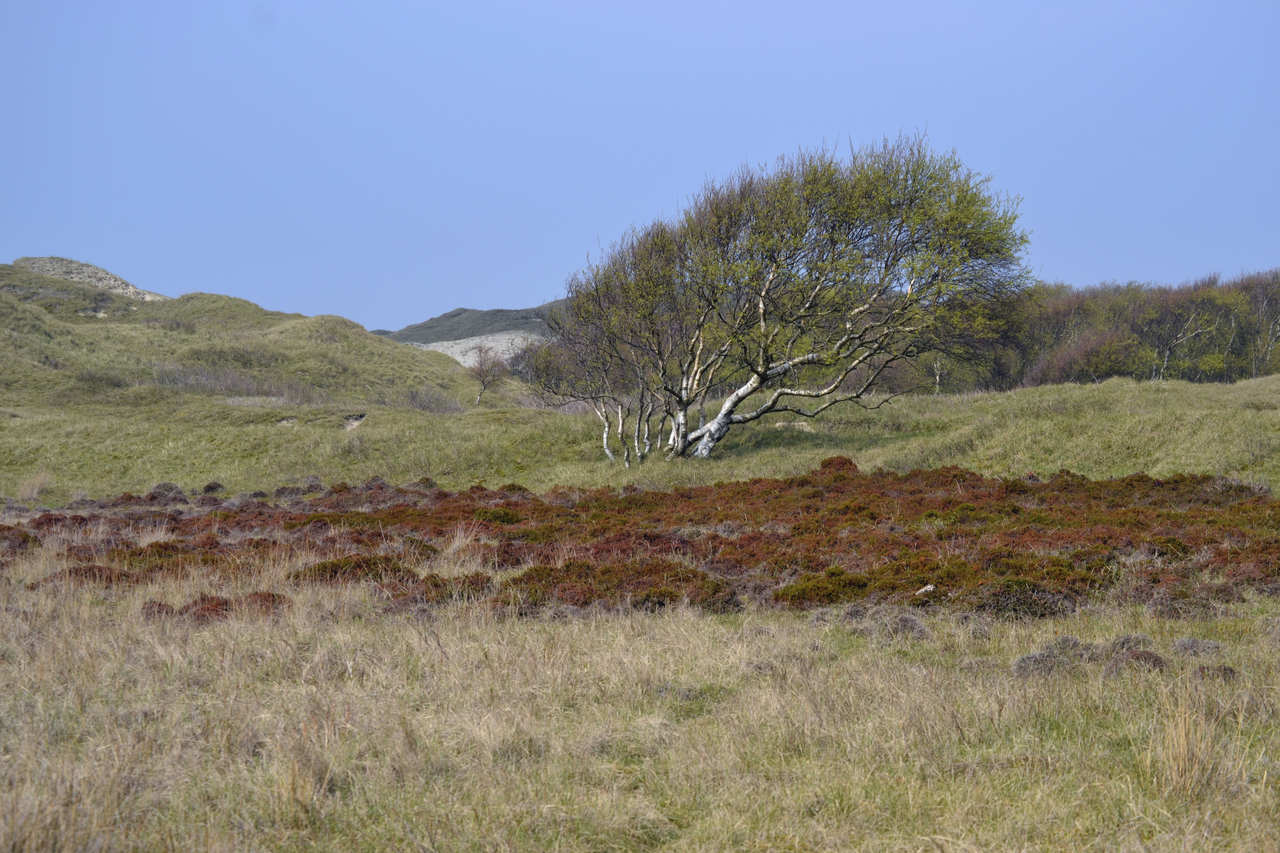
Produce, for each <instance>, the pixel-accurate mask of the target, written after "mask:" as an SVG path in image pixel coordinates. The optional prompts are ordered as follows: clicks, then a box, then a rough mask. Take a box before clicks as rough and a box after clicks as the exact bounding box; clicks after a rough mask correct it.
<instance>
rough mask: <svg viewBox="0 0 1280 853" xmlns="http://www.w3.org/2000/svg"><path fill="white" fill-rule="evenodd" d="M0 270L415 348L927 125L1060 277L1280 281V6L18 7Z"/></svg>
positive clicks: (3, 137) (95, 2)
mask: <svg viewBox="0 0 1280 853" xmlns="http://www.w3.org/2000/svg"><path fill="white" fill-rule="evenodd" d="M0 30H2V31H3V32H5V33H6V36H7V37H6V39H5V42H6V47H5V50H4V52H3V53H2V54H0V95H2V96H3V99H2V100H3V104H4V114H5V117H6V125H7V126H6V128H5V129H4V130H3V131H0V170H3V172H2V173H0V174H2V177H3V186H4V204H3V205H0V261H9V260H12V259H13V258H16V257H18V256H21V255H62V256H65V257H71V258H76V259H78V260H84V261H89V262H91V263H96V264H99V265H100V266H103V267H106V268H107V269H109V270H111V271H112V272H115V273H117V274H119V275H121V276H123V277H125V278H127V279H129V280H130V281H132V282H133V283H134V284H137V285H138V286H140V287H144V288H148V289H151V290H158V291H160V292H162V293H168V294H172V295H176V294H180V293H186V292H191V291H197V290H199V291H208V292H215V293H227V294H232V295H235V296H241V297H244V298H246V299H251V300H253V301H254V302H257V303H259V304H261V305H264V306H265V307H268V308H273V309H278V310H287V311H298V312H302V313H307V314H320V313H332V314H341V315H343V316H347V317H350V318H351V319H354V320H356V321H358V322H360V323H362V324H364V325H366V326H367V327H369V328H379V327H381V328H393V329H394V328H400V327H402V326H404V325H407V324H409V323H413V322H417V321H420V320H423V319H426V318H427V317H429V316H433V315H435V314H439V313H442V312H444V311H447V310H449V309H451V308H454V307H458V306H467V307H474V308H495V307H509V308H514V307H524V306H528V305H533V304H537V303H540V302H544V301H546V300H549V299H553V298H556V297H558V296H560V295H561V293H562V291H563V287H564V281H565V279H566V277H567V276H568V275H569V274H570V273H572V272H573V271H574V270H575V269H577V268H578V267H580V266H581V265H582V264H583V262H584V261H585V260H586V259H587V257H588V256H589V255H598V254H599V253H600V252H601V251H602V250H604V249H607V247H608V246H609V244H610V243H612V242H613V241H614V240H615V239H616V238H617V237H618V236H619V235H620V234H622V232H623V231H624V230H626V229H627V228H628V227H630V226H633V225H641V224H644V223H646V222H648V221H650V220H652V219H655V218H657V217H665V216H672V215H674V214H676V213H678V212H679V211H680V210H681V209H682V208H683V206H684V204H685V203H686V202H687V201H688V199H689V197H690V196H691V195H692V194H693V193H694V192H695V191H696V190H697V189H698V188H699V187H700V186H701V185H702V184H703V183H704V182H705V181H706V180H708V179H716V178H720V177H723V176H725V175H727V174H729V173H730V172H732V171H733V170H734V169H735V168H737V167H738V166H740V165H741V164H743V163H748V164H752V165H760V164H766V163H769V162H772V161H773V160H774V159H775V158H776V157H778V156H779V155H782V154H788V153H793V152H795V151H797V150H799V149H801V148H815V147H818V146H822V145H827V146H846V147H847V146H848V145H849V144H850V143H852V144H853V145H855V146H858V147H860V146H863V145H866V144H869V143H874V142H877V141H878V140H880V139H881V138H883V137H885V136H889V137H894V136H897V135H898V134H899V133H915V132H924V133H926V134H927V136H928V138H929V141H930V144H931V145H932V146H933V147H934V148H935V149H939V150H951V149H954V150H955V151H956V153H957V154H958V155H959V157H960V158H961V159H962V160H963V161H964V162H965V163H966V164H968V165H969V166H970V167H972V168H974V169H976V170H978V171H981V172H983V173H986V174H988V175H990V176H991V178H992V185H993V186H994V187H995V188H996V189H998V190H1000V191H1002V192H1006V193H1009V194H1014V195H1019V196H1021V197H1022V199H1023V202H1022V206H1021V211H1022V218H1021V223H1022V225H1023V227H1024V228H1026V229H1027V230H1029V231H1030V233H1031V243H1030V248H1029V251H1028V254H1027V260H1028V262H1029V264H1030V266H1031V269H1032V270H1033V272H1034V273H1035V274H1036V275H1038V276H1040V277H1042V278H1045V279H1049V280H1055V281H1066V282H1069V283H1072V284H1076V285H1089V284H1096V283H1098V282H1101V281H1129V280H1138V281H1153V282H1162V283H1177V282H1181V281H1187V280H1190V279H1194V278H1198V277H1200V276H1202V275H1205V274H1208V273H1213V272H1218V273H1222V274H1224V275H1228V276H1229V275H1234V274H1237V273H1240V272H1245V271H1253V270H1258V269H1269V268H1272V267H1275V266H1280V162H1278V159H1277V153H1276V152H1277V151H1278V150H1280V143H1278V141H1277V138H1278V137H1280V133H1278V131H1280V50H1278V49H1277V44H1278V43H1280V3H1278V2H1276V0H1264V1H1263V2H1231V0H1224V2H1218V3H1213V4H1210V3H1206V2H1196V3H1181V2H1159V3H1146V2H1135V3H1115V2H1105V3H1101V2H1099V3H1095V2H1087V1H1086V2H1072V3H1063V4H1052V3H1050V4H1040V3H1030V2H1026V3H1024V2H1016V3H1015V2H1009V3H1003V2H1001V3H928V2H926V3H916V4H904V3H885V2H881V3H858V2H832V3H820V2H805V1H804V0H799V1H798V2H789V3H786V4H778V3H756V2H733V3H728V2H725V3H720V2H706V3H702V2H696V0H686V2H665V0H654V2H647V3H643V4H632V3H608V2H604V3H602V2H591V3H585V2H584V3H576V2H574V3H570V2H539V3H488V2H471V3H463V2H457V3H448V4H443V3H440V4H437V3H390V2H365V3H360V4H355V3H347V4H338V3H327V2H321V1H320V0H308V2H294V0H278V1H277V0H250V2H234V0H231V1H230V2H220V3H190V4H187V3H181V2H174V0H165V2H127V3H126V2H112V0H79V2H65V0H7V2H4V3H3V4H0Z"/></svg>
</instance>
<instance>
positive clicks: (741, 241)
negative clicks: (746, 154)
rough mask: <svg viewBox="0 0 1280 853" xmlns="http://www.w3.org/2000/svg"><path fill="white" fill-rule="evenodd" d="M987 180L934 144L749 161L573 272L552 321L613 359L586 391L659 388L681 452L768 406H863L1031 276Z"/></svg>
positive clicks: (812, 409) (901, 143)
mask: <svg viewBox="0 0 1280 853" xmlns="http://www.w3.org/2000/svg"><path fill="white" fill-rule="evenodd" d="M986 183H987V180H986V179H985V178H983V177H981V176H978V175H975V174H974V173H972V172H970V171H969V170H967V169H965V168H964V167H963V166H962V165H961V164H960V163H959V161H958V160H957V159H956V158H955V157H954V156H939V155H935V154H933V153H931V152H929V151H928V149H927V148H926V146H925V145H924V143H923V141H922V140H921V139H919V138H911V139H899V140H898V141H896V142H886V143H884V144H883V145H881V146H879V147H876V148H871V149H866V150H863V151H858V152H853V153H852V155H851V156H850V157H849V159H848V160H841V159H838V158H836V157H834V156H832V155H831V154H830V153H828V152H825V151H822V152H818V153H813V154H800V155H798V156H797V157H794V158H790V159H784V160H782V161H780V162H779V164H778V166H777V167H776V168H775V169H773V170H772V171H756V170H751V169H745V168H744V169H742V170H740V171H739V172H738V173H737V174H736V175H734V176H733V177H732V178H730V179H729V180H728V181H725V182H723V183H721V184H710V185H708V186H707V187H706V188H704V190H703V191H702V192H701V193H700V194H699V195H698V196H697V197H696V198H695V199H694V202H693V204H692V205H691V206H690V207H689V209H688V210H687V211H686V212H685V213H684V215H683V216H682V217H681V218H680V219H679V220H677V221H675V222H671V223H667V222H657V223H654V224H653V225H651V226H649V227H648V228H646V229H644V230H642V231H638V232H634V233H632V234H629V235H627V236H626V237H625V238H624V239H623V240H622V241H621V242H620V243H619V244H617V245H616V246H615V247H614V248H613V249H612V250H611V252H610V253H609V254H608V255H607V256H606V257H605V259H604V260H603V261H601V262H600V263H597V264H594V265H592V266H589V267H588V268H586V269H585V270H583V271H582V272H580V273H578V274H577V275H576V276H574V277H573V278H572V279H571V280H570V283H569V288H568V297H567V303H566V309H565V312H564V314H563V315H562V318H561V320H560V322H559V324H558V325H555V326H554V329H553V331H554V332H555V334H556V336H557V337H558V338H559V339H560V341H562V342H563V343H562V346H567V347H570V348H573V347H577V346H581V345H582V342H584V341H590V342H592V346H593V347H594V348H595V350H596V351H597V352H598V353H599V358H598V363H597V365H596V368H594V369H595V370H597V374H596V375H594V376H593V377H592V378H590V379H588V378H587V376H586V375H579V379H580V380H581V385H580V387H581V388H584V389H586V388H598V387H600V386H601V385H602V383H603V384H608V385H609V387H610V388H611V389H612V390H611V394H613V395H614V396H615V398H617V397H618V396H619V395H623V394H625V395H627V396H628V397H630V398H633V399H645V398H647V399H649V400H651V401H652V402H651V403H650V407H651V413H652V412H658V413H660V414H661V416H662V418H663V420H664V421H665V422H666V423H669V425H670V433H669V435H668V436H667V448H668V452H669V454H670V455H672V456H686V455H692V456H698V457H705V456H709V455H710V454H711V452H712V451H713V450H714V448H715V447H716V445H717V444H718V443H719V442H720V441H721V440H723V438H724V437H725V435H726V434H728V432H729V430H730V429H731V428H732V427H734V426H736V425H739V424H746V423H750V422H752V421H755V420H758V419H760V418H761V417H764V416H765V415H768V414H770V413H774V412H788V413H791V414H793V415H800V416H803V417H813V416H815V415H817V414H818V413H819V412H822V411H824V410H825V409H827V408H829V407H831V406H833V405H836V404H838V403H842V402H851V401H865V400H866V399H867V398H868V396H869V395H870V394H871V392H872V391H873V390H875V389H877V387H878V386H879V382H880V380H881V377H882V376H883V375H884V374H885V371H886V370H888V369H889V368H890V367H891V366H892V365H894V364H895V363H896V362H898V361H900V360H903V359H909V358H911V357H912V356H914V355H915V354H916V353H917V352H919V351H920V350H921V349H922V348H923V347H924V346H925V345H926V344H928V345H934V346H936V345H937V343H938V340H937V338H936V335H935V334H934V333H935V332H936V330H937V329H939V328H942V327H943V325H944V324H941V323H940V319H941V318H943V317H944V316H946V315H953V314H954V310H953V309H952V308H951V307H950V306H954V305H955V304H957V303H961V302H969V303H976V302H982V301H989V300H993V299H996V298H998V297H1000V296H1002V295H1004V294H1007V293H1008V292H1010V291H1013V290H1016V289H1018V288H1020V287H1021V286H1022V284H1023V283H1024V273H1023V269H1022V266H1021V264H1020V260H1019V254H1020V252H1021V249H1022V246H1023V245H1024V243H1025V237H1024V235H1023V234H1022V233H1021V232H1019V231H1017V230H1016V228H1015V221H1016V213H1015V207H1016V205H1015V203H1014V202H1013V201H1010V200H1005V199H999V198H996V197H994V196H992V195H991V194H990V193H989V192H988V191H987V189H986ZM584 367H585V365H584ZM587 372H588V373H590V372H591V370H588V371H587ZM606 376H608V377H611V378H610V379H609V380H608V382H607V383H606V382H605V381H604V380H605V377H606ZM713 391H714V392H716V394H717V396H719V399H718V400H715V401H712V400H711V398H712V395H713ZM708 402H714V403H715V405H713V408H714V410H715V413H714V415H712V416H711V417H710V418H709V419H707V420H705V422H700V423H699V424H698V425H697V426H693V425H692V424H691V423H690V417H689V413H690V410H691V409H693V408H694V407H698V408H699V409H701V408H702V407H703V406H705V405H706V404H707V403H708ZM864 404H865V402H864ZM637 428H639V424H638V423H637Z"/></svg>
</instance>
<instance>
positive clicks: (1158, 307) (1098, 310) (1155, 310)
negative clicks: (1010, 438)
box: [892, 269, 1280, 391]
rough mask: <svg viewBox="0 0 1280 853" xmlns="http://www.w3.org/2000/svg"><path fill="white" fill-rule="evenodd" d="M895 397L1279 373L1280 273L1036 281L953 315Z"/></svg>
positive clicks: (897, 382)
mask: <svg viewBox="0 0 1280 853" xmlns="http://www.w3.org/2000/svg"><path fill="white" fill-rule="evenodd" d="M950 311H951V313H950V315H949V317H948V320H947V322H946V323H944V324H943V329H942V330H941V331H940V332H939V333H938V334H937V335H936V339H935V343H934V344H933V345H931V346H929V347H928V348H927V351H926V352H924V353H923V355H922V356H921V357H920V358H918V359H916V360H915V362H914V366H913V370H912V371H902V372H900V373H899V375H897V376H895V377H894V379H893V382H892V385H893V386H896V390H908V388H911V387H919V386H920V385H921V383H926V384H927V385H929V386H932V387H933V388H935V389H937V390H940V391H963V390H972V389H992V390H1002V389H1008V388H1014V387H1018V386H1025V385H1047V384H1052V383H1059V382H1100V381H1102V380H1103V379H1107V378H1109V377H1112V376H1127V377H1132V378H1134V379H1144V380H1149V379H1183V380H1187V381H1191V382H1233V381H1236V380H1238V379H1248V378H1251V377H1257V376H1266V375H1269V374H1272V373H1276V372H1280V347H1278V346H1277V344H1280V269H1274V270H1270V271H1268V272H1262V273H1254V274H1251V275H1245V276H1241V277H1239V278H1234V279H1231V280H1229V281H1225V282H1224V281H1220V280H1219V278H1218V277H1217V276H1210V277H1208V278H1205V279H1202V280H1200V281H1196V282H1194V283H1191V284H1186V285H1181V286H1177V287H1155V286H1151V285H1142V284H1106V285H1100V286H1097V287H1089V288H1083V289H1077V288H1072V287H1070V286H1068V285H1065V284H1048V283H1044V282H1040V283H1037V284H1035V285H1032V286H1031V287H1029V288H1027V289H1025V290H1022V291H1019V292H1018V293H1016V294H1014V295H1012V296H1010V297H1009V298H1008V299H1006V300H1005V301H1004V302H1003V303H1001V304H1000V305H999V306H998V307H997V308H995V309H994V310H990V311H986V310H984V311H983V312H982V313H981V314H980V315H978V314H975V313H973V312H972V311H967V310H966V309H965V308H964V307H963V306H958V307H955V308H952V309H950Z"/></svg>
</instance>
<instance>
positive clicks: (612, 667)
mask: <svg viewBox="0 0 1280 853" xmlns="http://www.w3.org/2000/svg"><path fill="white" fill-rule="evenodd" d="M303 559H305V555H300V556H299V557H298V560H303ZM440 559H445V558H440ZM59 565H60V563H59V558H58V557H57V555H56V552H54V551H53V550H51V549H48V550H44V551H41V552H37V553H34V554H29V555H27V556H25V557H23V558H20V559H19V560H18V561H16V562H15V563H14V565H13V566H12V567H11V568H10V569H9V571H8V574H7V577H8V580H9V582H8V583H4V584H2V585H0V684H5V685H8V689H5V690H3V691H0V754H2V755H3V756H4V761H3V762H0V785H2V786H3V789H4V791H5V797H4V798H3V800H2V801H0V847H3V848H4V849H82V848H90V847H93V848H97V849H140V850H142V849H158V848H172V847H197V848H200V849H225V850H232V849H261V848H277V849H302V848H307V849H314V848H317V847H319V848H325V849H374V848H377V849H510V850H523V849H552V848H554V849H563V850H601V849H616V850H643V849H653V848H658V847H663V848H670V849H726V850H727V849H734V850H739V849H760V850H764V849H768V850H778V849H792V850H812V849H833V848H838V849H876V850H881V849H887V848H888V849H937V848H941V849H1082V848H1095V849H1116V848H1127V849H1138V848H1147V849H1240V850H1262V849H1275V848H1276V846H1277V845H1280V824H1277V823H1276V821H1275V820H1274V815H1275V814H1276V813H1277V808H1280V786H1278V785H1277V780H1276V770H1277V766H1276V763H1275V758H1274V756H1275V755H1276V754H1277V749H1280V726H1277V723H1278V722H1280V720H1277V709H1276V696H1275V691H1276V684H1277V676H1278V675H1280V670H1277V665H1276V661H1277V657H1276V645H1275V640H1274V638H1273V636H1272V634H1271V627H1270V626H1271V624H1272V623H1271V622H1269V621H1268V620H1269V619H1270V618H1271V617H1273V616H1274V615H1275V614H1276V613H1277V612H1278V611H1277V607H1276V604H1275V602H1274V601H1270V600H1260V601H1254V602H1252V603H1247V604H1243V605H1239V606H1238V608H1237V611H1236V612H1235V614H1234V615H1232V616H1230V617H1227V618H1224V619H1220V620H1218V621H1214V622H1195V623H1185V622H1176V621H1168V620H1162V619H1156V618H1154V617H1151V616H1149V615H1147V614H1146V613H1145V612H1143V611H1140V610H1112V609H1107V610H1087V611H1085V612H1083V613H1081V614H1079V615H1077V616H1074V617H1071V618H1067V619H1060V620H1052V621H1048V620H1046V621H1041V622H1033V623H1016V622H1015V623H981V624H975V623H973V622H972V621H965V620H962V619H960V618H957V617H953V616H934V617H929V618H926V619H925V626H926V628H927V630H928V634H927V636H924V637H918V638H906V637H901V636H899V637H896V638H895V637H892V636H889V635H886V634H880V633H876V632H870V633H868V632H866V631H865V630H862V629H861V627H860V626H859V625H857V624H853V623H845V622H842V621H840V620H839V619H836V620H833V621H827V622H814V621H811V620H809V619H807V618H805V617H803V616H799V615H794V614H789V613H777V612H767V611H747V612H746V613H743V614H738V615H735V616H731V617H714V616H707V615H702V614H698V613H695V612H692V611H687V610H683V609H679V608H676V609H673V610H670V611H667V612H664V613H659V614H648V615H646V614H638V613H626V614H604V613H602V614H598V615H596V616H591V617H583V618H574V619H568V620H563V619H561V620H553V619H503V618H499V617H498V616H497V615H496V614H495V613H494V612H492V611H489V610H485V609H481V608H479V607H477V606H475V605H465V604H462V605H456V606H453V607H450V608H446V609H444V610H442V611H439V612H437V613H436V614H434V615H433V616H427V617H425V618H423V617H415V616H409V615H395V614H384V613H383V612H382V609H381V608H382V604H383V602H382V601H381V600H380V599H379V598H378V597H377V595H376V594H375V592H374V590H373V588H372V587H369V588H364V587H352V588H341V587H339V588H322V587H312V586H304V587H297V586H293V585H291V584H290V583H289V582H288V581H287V580H286V577H287V574H288V572H289V571H291V570H292V569H293V568H296V567H297V565H298V563H297V562H294V561H292V560H290V561H282V562H281V563H279V564H275V565H262V566H257V567H256V570H255V571H253V572H246V573H244V574H243V575H239V576H237V577H238V579H237V580H234V581H231V582H228V585H227V586H225V587H223V588H220V589H217V590H214V591H217V592H219V593H221V594H233V593H234V594H239V593H244V592H248V591H251V590H254V589H264V588H265V589H271V590H275V591H279V592H285V593H288V594H289V595H291V596H292V597H293V599H294V605H293V607H292V608H291V609H290V610H288V611H287V612H286V613H284V614H283V615H281V616H278V617H276V618H274V619H272V618H269V617H250V616H243V615H242V616H237V617H233V618H232V619H231V620H230V621H227V622H220V623H214V624H209V625H205V626H195V625H192V624H189V623H187V622H184V621H182V620H180V619H164V620H159V621H146V620H144V619H143V618H142V617H141V613H142V605H143V603H144V602H145V601H146V600H148V599H158V600H162V601H166V602H169V603H171V604H179V603H182V602H184V601H186V600H189V599H191V598H193V597H194V596H196V595H198V594H201V593H204V592H209V591H211V588H210V586H209V581H207V580H202V579H200V578H191V579H187V580H182V581H173V580H171V581H167V582H164V583H160V584H156V585H152V586H147V587H143V588H130V589H119V588H109V589H104V588H101V587H93V586H87V587H68V586H59V585H52V586H45V587H40V588H37V589H28V588H27V586H26V585H25V584H26V582H27V581H31V580H35V579H38V578H40V577H44V576H45V575H47V574H48V573H50V572H51V571H52V570H54V569H56V568H57V567H58V566H59ZM436 568H440V567H439V566H437V567H436ZM458 568H459V570H461V569H462V568H464V567H461V566H459V567H458ZM1134 632H1143V633H1146V634H1149V635H1151V636H1152V637H1153V638H1154V648H1155V649H1157V650H1158V651H1159V652H1160V653H1162V654H1165V655H1167V656H1169V657H1170V660H1171V667H1170V669H1169V670H1168V671H1166V672H1163V673H1148V672H1131V673H1127V674H1125V675H1122V676H1120V677H1116V678H1106V677H1103V675H1102V674H1101V670H1100V668H1099V666H1094V667H1093V668H1088V667H1083V668H1076V669H1072V670H1067V671H1064V672H1062V673H1059V674H1054V675H1049V676H1041V677H1035V678H1026V679H1023V678H1017V677H1015V676H1014V675H1013V674H1012V673H1011V671H1010V663H1011V662H1012V661H1013V660H1014V659H1015V658H1016V657H1017V656H1019V655H1021V654H1023V653H1024V652H1026V651H1028V650H1030V649H1033V648H1037V647H1039V646H1040V645H1042V644H1043V643H1045V642H1046V641H1048V640H1049V639H1050V638H1052V637H1054V636H1055V635H1058V634H1062V633H1071V634H1075V635H1077V636H1079V637H1081V638H1083V639H1084V640H1098V641H1105V640H1107V639H1110V638H1112V637H1114V636H1116V635H1119V634H1127V633H1134ZM1187 633H1192V634H1195V635H1197V636H1203V637H1206V638H1213V639H1217V640H1219V641H1220V642H1222V643H1223V644H1224V650H1223V652H1222V653H1221V656H1220V659H1221V660H1222V661H1224V662H1228V663H1229V664H1230V665H1231V666H1233V667H1234V668H1235V669H1236V670H1238V672H1239V677H1238V678H1237V679H1236V680H1235V681H1231V682H1223V681H1219V680H1212V681H1209V680H1201V679H1200V678H1199V677H1198V676H1197V675H1196V662H1195V661H1184V660H1182V659H1180V658H1177V657H1176V656H1174V655H1172V653H1171V652H1170V649H1171V644H1172V640H1173V638H1174V637H1177V636H1180V635H1182V634H1187Z"/></svg>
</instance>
